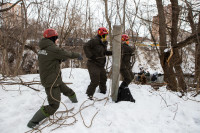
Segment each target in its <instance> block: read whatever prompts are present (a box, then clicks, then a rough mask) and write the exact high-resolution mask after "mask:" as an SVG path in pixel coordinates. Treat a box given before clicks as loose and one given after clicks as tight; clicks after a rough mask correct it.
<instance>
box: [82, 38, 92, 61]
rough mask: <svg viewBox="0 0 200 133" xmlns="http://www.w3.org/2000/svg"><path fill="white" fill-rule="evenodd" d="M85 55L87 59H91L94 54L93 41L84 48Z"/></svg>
mask: <svg viewBox="0 0 200 133" xmlns="http://www.w3.org/2000/svg"><path fill="white" fill-rule="evenodd" d="M83 49H84V52H85V55H86V57H87V58H89V59H91V58H92V56H93V54H92V41H91V40H90V41H88V42H87V43H86V44H85V45H84V46H83Z"/></svg>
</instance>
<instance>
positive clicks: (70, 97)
mask: <svg viewBox="0 0 200 133" xmlns="http://www.w3.org/2000/svg"><path fill="white" fill-rule="evenodd" d="M69 99H70V100H71V101H72V103H77V102H78V100H77V98H76V94H75V93H74V94H73V95H72V96H69Z"/></svg>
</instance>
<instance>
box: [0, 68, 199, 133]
mask: <svg viewBox="0 0 200 133" xmlns="http://www.w3.org/2000/svg"><path fill="white" fill-rule="evenodd" d="M70 72H71V75H70ZM62 76H63V81H64V82H68V83H69V82H71V83H73V84H70V85H68V86H69V87H71V88H72V89H73V90H74V91H75V92H76V94H77V97H78V101H79V102H78V103H77V104H73V103H71V102H70V100H69V99H68V98H67V97H65V96H63V95H62V102H63V103H64V104H65V105H66V107H67V108H68V109H71V108H73V107H74V110H73V111H72V112H73V113H77V112H78V113H77V115H75V118H76V120H77V121H76V123H75V124H73V125H70V126H61V127H59V125H56V124H53V125H51V126H49V127H45V126H46V125H48V124H49V121H46V122H44V124H43V125H41V126H40V129H41V128H44V129H42V130H41V132H42V133H49V132H52V133H200V103H199V102H196V101H192V100H198V101H200V96H197V97H196V99H194V98H192V97H190V95H191V94H188V96H187V97H183V98H182V99H181V98H179V97H178V96H177V95H178V94H177V93H174V92H170V91H168V90H166V88H165V87H162V88H160V90H159V91H155V90H153V89H152V88H151V87H150V86H147V85H143V86H141V85H136V84H131V85H130V90H131V93H132V95H133V97H134V98H135V99H136V103H131V102H120V103H114V102H112V101H111V98H109V100H108V101H107V102H106V100H101V101H96V102H94V104H92V103H93V101H86V100H87V96H86V94H85V92H86V89H87V86H88V84H89V83H90V78H89V74H88V71H87V70H86V69H72V71H71V69H70V68H67V69H63V70H62ZM19 77H20V78H21V79H22V80H23V81H24V82H25V81H26V82H28V81H33V80H34V81H39V80H40V79H39V75H38V74H32V75H22V76H19ZM69 77H70V78H69ZM15 79H17V78H15ZM10 81H12V80H10ZM110 85H111V83H110V80H108V81H107V86H108V89H110ZM32 87H34V88H36V89H39V90H41V91H40V92H37V91H34V90H32V89H30V88H28V87H25V86H19V85H4V86H0V94H1V95H0V112H1V113H0V132H1V133H24V132H27V131H30V129H29V128H28V127H27V126H26V125H27V123H28V121H29V120H30V119H31V118H32V116H33V115H34V113H35V112H36V111H37V110H38V109H39V108H40V106H42V104H43V102H44V100H45V98H46V94H45V92H44V88H43V87H42V86H41V85H37V84H36V85H32ZM96 91H97V92H96V93H95V95H94V96H95V97H96V98H98V99H103V98H104V97H107V96H108V92H109V91H108V92H107V94H106V95H103V94H100V93H98V88H97V90H96ZM188 98H190V99H192V100H189V99H188ZM83 102H85V103H83ZM44 104H47V101H46V100H45V102H44ZM82 104H83V105H82ZM90 104H92V105H90ZM87 105H90V106H88V107H87V108H85V109H83V110H82V111H81V114H80V112H79V110H80V107H85V106H87ZM63 110H65V107H64V105H62V104H61V105H60V108H59V110H58V111H63ZM97 112H98V113H97ZM96 113H97V114H96ZM95 114H96V115H95ZM64 115H66V113H65V114H64ZM69 115H72V114H71V113H70V114H69ZM81 116H82V117H81ZM82 118H83V119H82ZM93 118H94V119H93ZM92 119H93V121H92ZM73 120H74V119H71V118H70V119H68V121H67V122H66V123H72V122H73ZM83 120H84V122H85V125H86V126H90V124H92V125H91V127H90V128H87V127H86V126H85V125H84V123H83ZM53 129H55V130H53ZM51 130H53V131H51ZM34 132H37V131H34Z"/></svg>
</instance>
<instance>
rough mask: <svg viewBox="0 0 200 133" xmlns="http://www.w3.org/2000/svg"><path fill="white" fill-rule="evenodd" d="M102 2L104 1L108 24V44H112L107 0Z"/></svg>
mask: <svg viewBox="0 0 200 133" xmlns="http://www.w3.org/2000/svg"><path fill="white" fill-rule="evenodd" d="M104 3H105V15H106V21H107V23H108V26H109V37H110V46H112V27H111V22H110V19H109V17H108V0H104Z"/></svg>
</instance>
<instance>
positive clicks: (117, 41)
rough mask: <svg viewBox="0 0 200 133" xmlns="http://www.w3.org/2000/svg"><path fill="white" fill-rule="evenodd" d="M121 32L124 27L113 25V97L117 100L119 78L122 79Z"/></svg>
mask: <svg viewBox="0 0 200 133" xmlns="http://www.w3.org/2000/svg"><path fill="white" fill-rule="evenodd" d="M121 34H122V27H121V26H118V25H114V26H113V55H112V57H113V60H112V90H111V97H112V100H113V101H117V95H118V88H119V79H120V60H121Z"/></svg>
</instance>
